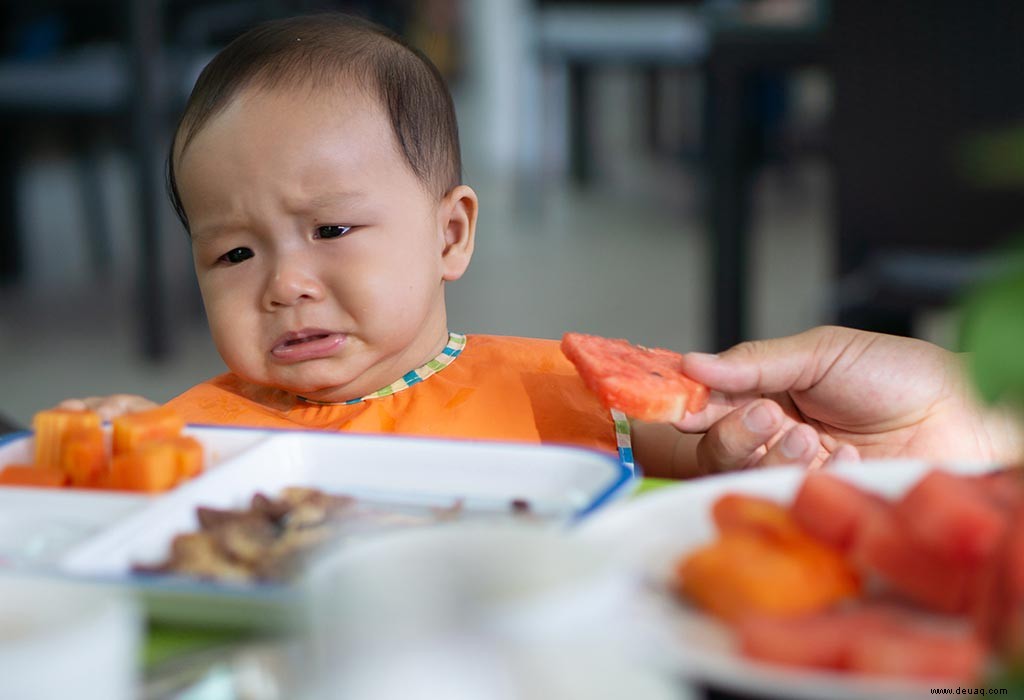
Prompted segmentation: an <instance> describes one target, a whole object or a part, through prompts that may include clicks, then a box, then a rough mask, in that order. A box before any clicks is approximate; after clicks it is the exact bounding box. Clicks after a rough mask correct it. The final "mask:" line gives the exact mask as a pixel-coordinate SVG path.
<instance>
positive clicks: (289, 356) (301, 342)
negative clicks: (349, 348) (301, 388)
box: [270, 328, 345, 361]
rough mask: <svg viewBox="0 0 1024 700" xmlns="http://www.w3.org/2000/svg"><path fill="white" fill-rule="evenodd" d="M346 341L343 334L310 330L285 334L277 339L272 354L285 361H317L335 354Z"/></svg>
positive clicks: (318, 329)
mask: <svg viewBox="0 0 1024 700" xmlns="http://www.w3.org/2000/svg"><path fill="white" fill-rule="evenodd" d="M344 341H345V335H344V334H343V333H334V332H332V331H328V330H323V329H321V328H309V329H303V330H301V331H295V332H291V333H285V334H284V335H282V336H281V337H280V338H278V339H277V341H276V342H275V343H274V346H273V348H272V349H271V351H270V353H271V354H272V355H273V356H274V357H276V358H277V359H279V360H285V361H299V360H310V359H317V358H320V357H326V356H328V355H331V354H333V353H334V351H335V350H337V348H338V347H339V346H340V345H341V344H342V343H343V342H344Z"/></svg>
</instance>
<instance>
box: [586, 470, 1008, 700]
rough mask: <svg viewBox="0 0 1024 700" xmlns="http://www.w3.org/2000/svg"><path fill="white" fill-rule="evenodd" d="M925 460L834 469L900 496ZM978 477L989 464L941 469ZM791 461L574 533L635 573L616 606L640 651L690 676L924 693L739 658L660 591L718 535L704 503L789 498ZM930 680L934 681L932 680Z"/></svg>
mask: <svg viewBox="0 0 1024 700" xmlns="http://www.w3.org/2000/svg"><path fill="white" fill-rule="evenodd" d="M930 468H931V465H929V464H926V463H924V462H915V461H902V460H901V461H897V460H887V461H881V460H879V461H873V462H865V463H862V464H850V465H841V466H839V467H837V468H836V469H835V470H834V471H833V473H835V474H837V475H839V476H842V477H843V478H845V479H847V480H849V481H850V482H852V483H854V484H857V485H858V486H861V487H863V488H865V489H868V490H871V491H874V492H876V493H880V494H882V495H885V496H889V497H893V496H898V495H899V494H901V493H903V492H904V491H905V490H906V489H908V488H909V487H910V486H911V485H912V484H914V483H915V482H916V481H917V480H918V479H919V478H920V477H921V476H922V475H923V474H924V473H925V472H926V471H928V470H929V469H930ZM943 468H944V469H948V470H950V471H957V472H961V473H980V472H984V471H989V470H991V469H992V468H993V467H991V466H987V465H944V466H943ZM803 475H804V471H803V470H802V469H799V468H795V467H783V468H776V469H763V470H756V471H745V472H736V473H732V474H727V475H722V476H715V477H708V478H705V479H700V480H696V481H692V482H686V483H681V484H678V485H674V486H670V487H666V488H664V489H662V490H660V491H656V492H654V493H652V494H648V495H645V496H643V497H641V498H638V499H636V500H634V501H631V502H629V503H626V504H623V505H620V506H617V507H613V508H609V509H607V510H605V511H603V512H602V513H600V514H598V515H596V516H595V517H593V518H591V519H589V520H587V521H586V522H585V523H583V524H582V525H581V526H580V528H578V529H577V530H576V531H575V536H576V537H579V538H581V539H583V540H584V541H586V542H588V543H590V544H592V545H597V546H603V547H604V548H605V549H606V550H607V551H609V552H610V553H611V556H613V557H614V558H615V559H616V562H615V563H616V565H617V566H620V567H623V568H625V569H626V570H629V571H632V572H633V581H634V586H633V595H632V596H630V597H628V599H627V600H628V602H627V603H626V604H625V605H623V609H622V610H620V611H619V613H620V614H619V618H620V620H621V622H622V626H623V628H624V629H625V630H628V632H627V634H632V635H635V636H636V641H635V643H636V645H638V646H639V653H641V654H642V655H644V656H645V657H647V658H654V659H656V660H657V662H658V663H660V664H663V665H665V666H666V667H668V668H669V669H671V670H672V671H675V672H677V673H679V674H681V675H684V676H686V677H687V678H690V679H693V680H696V681H698V682H702V683H706V684H708V685H710V686H713V687H716V688H722V689H726V690H729V691H733V692H740V693H745V694H749V695H752V696H756V697H762V696H774V697H788V698H807V700H821V698H826V697H827V698H830V699H849V700H855V699H857V700H862V699H864V698H879V699H881V698H893V697H916V698H920V697H922V693H924V694H927V693H928V690H927V689H928V688H929V687H931V686H930V685H928V684H927V683H925V684H921V683H915V682H901V681H891V680H883V679H871V678H867V677H864V676H854V675H852V674H842V673H828V672H811V671H803V670H795V669H788V668H785V667H781V666H773V665H770V664H765V663H760V662H757V661H753V660H751V659H747V658H744V657H742V656H740V654H739V653H738V652H737V651H736V649H735V647H734V644H733V640H732V638H731V636H730V634H729V632H728V630H727V629H726V628H725V626H724V625H721V624H719V623H717V622H716V621H714V620H713V619H711V618H710V617H708V616H706V615H704V614H702V613H701V612H699V611H698V610H696V609H694V608H692V607H689V606H686V605H685V604H683V603H680V602H679V601H678V600H676V599H675V598H673V597H672V596H671V595H670V594H669V592H668V588H667V585H666V584H667V581H668V580H669V573H670V570H671V567H672V564H673V563H674V562H675V561H677V560H678V558H679V557H680V556H681V555H683V554H684V553H686V552H688V551H690V550H692V549H694V548H695V547H698V546H700V545H702V544H705V543H707V542H709V541H711V540H712V539H713V538H714V536H715V529H714V524H713V522H712V520H711V506H712V505H713V504H714V502H715V501H716V500H717V499H718V498H719V496H721V495H722V494H723V493H726V492H740V493H747V494H752V495H758V496H764V497H768V498H772V499H776V500H778V501H779V502H782V503H789V502H790V501H791V500H792V498H793V496H794V495H795V493H796V490H797V488H798V486H799V484H800V482H801V481H802V479H803ZM933 685H934V684H933Z"/></svg>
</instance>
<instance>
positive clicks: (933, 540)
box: [576, 461, 1024, 700]
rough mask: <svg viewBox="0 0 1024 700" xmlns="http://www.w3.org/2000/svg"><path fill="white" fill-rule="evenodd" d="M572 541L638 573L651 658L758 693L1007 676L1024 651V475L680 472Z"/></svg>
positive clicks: (635, 633) (891, 687)
mask: <svg viewBox="0 0 1024 700" xmlns="http://www.w3.org/2000/svg"><path fill="white" fill-rule="evenodd" d="M576 536H577V537H581V538H583V539H585V540H587V541H590V542H593V543H598V544H599V545H602V546H603V547H605V549H606V551H609V552H611V553H612V554H611V556H613V557H615V558H616V562H615V563H616V565H617V566H619V567H621V568H623V570H626V571H628V572H630V576H631V579H632V580H633V586H632V593H631V595H630V596H628V597H627V598H626V599H625V602H624V603H623V604H622V606H621V609H620V610H619V611H618V614H619V616H621V623H622V627H623V629H626V630H628V634H629V635H630V636H631V638H633V642H634V646H635V647H636V648H638V649H639V650H640V653H641V654H643V656H644V657H645V658H654V659H656V660H657V661H658V662H659V663H661V664H662V665H664V666H666V667H668V668H669V669H671V670H673V671H674V672H677V673H679V674H681V675H683V676H685V677H687V678H689V679H691V680H693V681H696V682H698V683H703V684H706V685H709V686H711V687H716V688H720V689H723V690H728V691H732V692H740V693H744V694H747V695H750V696H754V697H765V696H770V697H791V698H814V699H816V700H817V699H819V698H822V697H829V698H851V699H852V698H882V697H885V698H891V697H922V694H924V695H927V694H928V693H929V692H930V691H929V689H931V688H950V689H953V692H955V691H956V689H958V688H962V689H964V690H967V689H970V688H976V687H979V686H984V685H986V684H987V685H998V683H997V682H996V681H995V680H994V679H995V678H996V677H997V676H996V675H994V674H998V673H1000V672H1001V669H1002V664H1001V659H1003V658H1005V656H1006V655H1007V654H1008V653H1012V652H1013V650H1018V651H1019V650H1020V649H1024V622H1022V621H1024V615H1022V613H1024V470H1021V469H1005V468H999V467H996V466H993V465H980V464H948V465H942V466H941V467H936V466H935V465H931V464H927V463H924V462H918V461H873V462H865V463H861V464H848V465H839V466H838V467H836V468H834V469H830V470H828V471H816V472H806V471H804V470H802V469H799V468H796V467H792V468H791V467H783V468H776V469H764V470H754V471H745V472H738V473H733V474H727V475H721V476H716V477H709V478H705V479H701V480H699V481H693V482H686V483H681V484H678V485H675V486H671V487H668V488H665V489H662V490H660V491H657V492H655V493H653V494H650V495H648V496H645V497H643V498H640V499H636V500H634V501H632V502H629V503H626V504H622V505H620V506H618V507H616V508H612V509H609V510H607V511H605V512H603V513H601V514H599V515H598V516H596V517H595V518H593V519H592V520H590V521H588V522H586V523H584V524H582V526H581V527H580V528H579V529H578V530H577V531H576Z"/></svg>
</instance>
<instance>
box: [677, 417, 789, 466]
mask: <svg viewBox="0 0 1024 700" xmlns="http://www.w3.org/2000/svg"><path fill="white" fill-rule="evenodd" d="M785 420H786V419H785V415H784V414H783V412H782V408H781V407H780V406H779V405H778V404H777V403H775V402H774V401H770V400H768V399H760V400H757V401H751V402H750V404H749V405H747V406H746V407H745V408H743V409H740V410H737V411H733V412H732V413H730V414H729V415H727V416H725V417H724V418H722V419H721V420H719V421H718V422H717V423H715V424H714V425H712V426H711V427H710V428H708V430H707V433H706V434H705V435H704V437H703V438H702V439H701V441H700V442H699V443H697V463H698V464H699V465H700V467H701V469H703V470H704V471H705V472H709V473H713V472H720V471H730V470H733V469H743V468H744V467H746V466H747V465H749V464H750V463H751V462H752V461H754V460H756V459H757V457H758V455H759V454H760V453H763V452H764V451H765V447H766V445H767V443H768V442H769V441H770V440H771V439H772V438H773V437H774V436H775V435H776V434H777V433H778V432H779V430H781V429H782V428H783V426H784V425H785Z"/></svg>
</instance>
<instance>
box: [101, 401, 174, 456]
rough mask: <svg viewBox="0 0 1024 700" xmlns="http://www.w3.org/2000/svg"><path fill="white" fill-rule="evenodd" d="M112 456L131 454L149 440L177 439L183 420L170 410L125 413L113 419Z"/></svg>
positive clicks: (164, 408)
mask: <svg viewBox="0 0 1024 700" xmlns="http://www.w3.org/2000/svg"><path fill="white" fill-rule="evenodd" d="M113 423H114V440H113V444H114V455H115V456H117V455H122V454H126V453H128V452H131V451H132V450H134V449H135V448H136V447H138V446H140V445H141V444H142V443H144V442H148V441H150V440H160V439H165V438H173V437H178V436H179V435H180V434H181V431H182V429H183V428H184V427H185V420H184V419H183V418H182V417H181V416H180V415H179V414H178V413H177V412H176V411H175V410H174V409H172V408H168V407H166V406H161V407H160V408H154V409H152V410H149V411H140V412H138V413H126V414H124V415H123V416H118V417H117V418H115V419H114V421H113Z"/></svg>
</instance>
